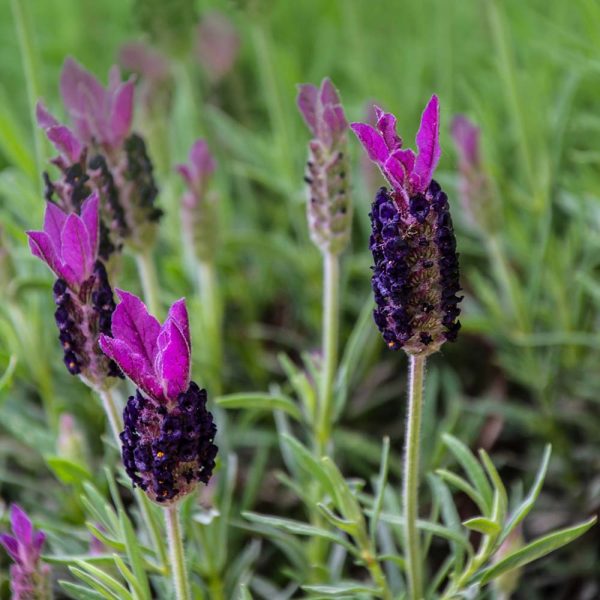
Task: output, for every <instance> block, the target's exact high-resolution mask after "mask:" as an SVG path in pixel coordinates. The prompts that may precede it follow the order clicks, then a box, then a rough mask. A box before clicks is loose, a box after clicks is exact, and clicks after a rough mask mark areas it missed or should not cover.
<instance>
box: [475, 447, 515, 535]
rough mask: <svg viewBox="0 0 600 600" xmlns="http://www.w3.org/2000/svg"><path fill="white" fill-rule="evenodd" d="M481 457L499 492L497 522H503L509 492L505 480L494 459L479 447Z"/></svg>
mask: <svg viewBox="0 0 600 600" xmlns="http://www.w3.org/2000/svg"><path fill="white" fill-rule="evenodd" d="M479 457H480V458H481V462H482V463H483V466H484V467H485V470H486V471H487V474H488V476H489V478H490V480H491V482H492V485H493V486H494V489H495V490H496V492H497V493H498V500H499V505H498V519H497V522H498V523H503V522H504V517H505V516H506V511H507V509H508V494H507V493H506V487H505V486H504V482H503V481H502V478H501V477H500V473H498V469H496V466H495V465H494V463H493V462H492V459H491V458H490V457H489V455H488V453H487V452H486V451H485V450H484V449H483V448H480V449H479Z"/></svg>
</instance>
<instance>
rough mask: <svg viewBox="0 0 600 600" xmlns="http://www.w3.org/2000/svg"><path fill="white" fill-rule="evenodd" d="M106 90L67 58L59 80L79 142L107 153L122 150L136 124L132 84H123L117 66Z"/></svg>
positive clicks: (77, 64)
mask: <svg viewBox="0 0 600 600" xmlns="http://www.w3.org/2000/svg"><path fill="white" fill-rule="evenodd" d="M108 80H109V81H108V86H107V87H106V88H105V87H104V86H103V85H102V84H101V83H100V82H99V81H98V80H97V79H96V78H95V77H94V75H92V73H90V72H89V71H87V70H86V69H84V68H83V67H82V66H81V65H80V64H79V63H78V62H76V61H75V60H74V59H72V58H67V60H66V61H65V64H64V66H63V70H62V73H61V77H60V92H61V95H62V98H63V102H64V104H65V107H66V109H67V112H68V113H69V116H70V118H71V122H72V123H73V129H74V130H75V133H76V135H77V137H78V138H79V140H80V141H82V142H83V143H85V144H88V145H95V146H100V147H102V148H103V149H104V150H106V151H107V152H109V153H110V152H111V151H112V150H115V149H117V148H119V147H120V146H121V145H122V144H123V142H124V141H125V138H126V137H127V136H128V135H129V132H130V129H131V124H132V121H133V94H134V84H133V80H131V79H130V80H129V81H121V74H120V71H119V68H118V67H117V66H113V67H112V68H111V70H110V72H109V75H108Z"/></svg>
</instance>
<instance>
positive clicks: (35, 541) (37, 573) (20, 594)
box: [0, 504, 50, 600]
mask: <svg viewBox="0 0 600 600" xmlns="http://www.w3.org/2000/svg"><path fill="white" fill-rule="evenodd" d="M10 520H11V527H12V532H13V535H9V534H7V533H3V534H0V544H1V545H2V546H4V548H5V549H6V551H7V552H8V554H9V556H10V558H11V559H12V560H13V562H14V564H13V566H12V567H11V569H10V575H11V590H12V593H13V596H12V597H13V600H37V599H39V600H43V599H44V598H49V597H50V591H49V590H50V588H49V584H50V581H49V576H50V567H49V566H48V565H44V564H42V562H41V552H42V546H43V545H44V541H45V539H46V535H45V534H44V533H43V532H42V531H36V530H35V529H34V528H33V524H32V523H31V520H30V519H29V517H28V516H27V515H26V514H25V511H24V510H23V509H22V508H20V507H19V506H17V505H16V504H13V506H12V509H11V513H10Z"/></svg>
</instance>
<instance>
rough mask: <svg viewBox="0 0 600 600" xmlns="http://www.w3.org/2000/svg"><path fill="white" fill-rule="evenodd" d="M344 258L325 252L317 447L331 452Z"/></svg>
mask: <svg viewBox="0 0 600 600" xmlns="http://www.w3.org/2000/svg"><path fill="white" fill-rule="evenodd" d="M339 291H340V259H339V257H338V255H337V254H333V253H331V252H326V253H324V255H323V359H322V360H323V363H322V368H321V381H320V390H319V392H320V393H319V406H318V409H317V413H318V414H317V431H316V434H317V448H318V451H319V454H320V455H321V456H322V455H324V454H325V453H326V452H327V445H328V443H329V437H330V435H331V412H332V404H333V382H334V378H335V371H336V368H337V355H338V336H339V309H340V306H339Z"/></svg>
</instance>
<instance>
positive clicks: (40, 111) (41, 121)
mask: <svg viewBox="0 0 600 600" xmlns="http://www.w3.org/2000/svg"><path fill="white" fill-rule="evenodd" d="M35 118H36V120H37V123H38V125H39V126H40V127H41V128H42V129H48V128H49V127H54V126H55V125H58V124H59V123H58V121H57V120H56V119H55V118H54V117H53V116H52V114H50V112H49V111H48V109H47V108H46V106H45V105H44V103H43V102H41V101H40V102H38V103H37V104H36V105H35Z"/></svg>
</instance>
